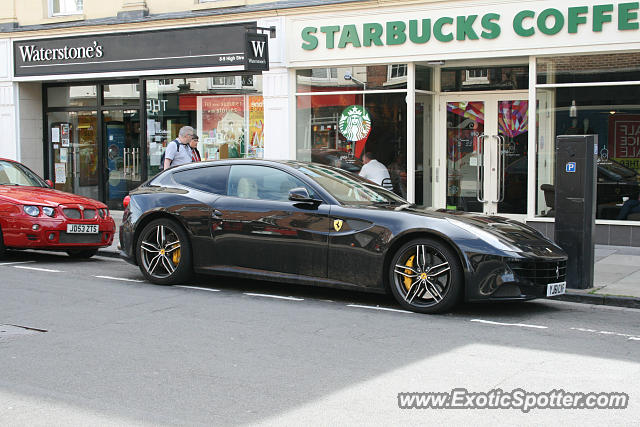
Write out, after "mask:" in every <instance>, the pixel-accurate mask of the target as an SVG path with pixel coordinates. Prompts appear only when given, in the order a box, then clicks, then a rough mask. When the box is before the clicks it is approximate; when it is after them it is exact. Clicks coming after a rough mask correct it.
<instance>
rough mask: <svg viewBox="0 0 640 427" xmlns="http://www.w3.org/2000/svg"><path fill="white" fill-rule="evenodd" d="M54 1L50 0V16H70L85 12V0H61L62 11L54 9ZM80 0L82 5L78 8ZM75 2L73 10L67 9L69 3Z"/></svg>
mask: <svg viewBox="0 0 640 427" xmlns="http://www.w3.org/2000/svg"><path fill="white" fill-rule="evenodd" d="M53 1H54V0H49V1H48V3H49V16H50V17H55V16H69V15H82V14H83V13H84V3H83V0H59V2H60V3H59V4H60V9H61V10H60V12H54V11H53ZM78 1H80V2H81V4H80V7H79V8H78ZM71 4H75V8H74V9H73V10H70V9H67V5H71Z"/></svg>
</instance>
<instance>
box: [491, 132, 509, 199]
mask: <svg viewBox="0 0 640 427" xmlns="http://www.w3.org/2000/svg"><path fill="white" fill-rule="evenodd" d="M493 136H494V138H496V140H497V141H498V171H497V172H498V173H497V174H496V175H497V177H498V200H496V202H497V203H500V202H503V201H504V188H505V183H504V181H505V179H504V174H505V165H506V155H507V153H506V150H505V138H504V135H493Z"/></svg>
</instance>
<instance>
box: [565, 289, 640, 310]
mask: <svg viewBox="0 0 640 427" xmlns="http://www.w3.org/2000/svg"><path fill="white" fill-rule="evenodd" d="M554 299H557V300H559V301H568V302H578V303H582V304H595V305H609V306H614V307H626V308H636V309H640V298H636V297H621V296H616V295H598V294H585V293H574V292H567V293H566V294H564V295H559V296H558V297H557V298H554Z"/></svg>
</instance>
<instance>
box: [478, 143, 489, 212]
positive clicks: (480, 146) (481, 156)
mask: <svg viewBox="0 0 640 427" xmlns="http://www.w3.org/2000/svg"><path fill="white" fill-rule="evenodd" d="M487 136H488V135H478V154H477V156H478V161H477V162H476V199H477V200H478V201H479V202H480V203H484V202H486V200H485V198H484V197H480V188H481V187H484V175H485V173H484V172H485V171H484V141H485V139H486V138H487ZM480 164H482V166H480ZM480 168H482V174H481V173H480V172H481V170H480ZM481 175H482V176H481ZM481 182H482V184H481ZM482 192H483V195H484V188H482Z"/></svg>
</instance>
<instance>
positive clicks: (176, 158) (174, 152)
mask: <svg viewBox="0 0 640 427" xmlns="http://www.w3.org/2000/svg"><path fill="white" fill-rule="evenodd" d="M195 133H196V131H195V129H194V128H192V127H191V126H183V127H181V128H180V131H179V132H178V137H177V138H176V139H174V140H173V141H171V142H170V143H169V144H167V149H166V150H165V151H164V159H162V166H163V169H169V168H170V167H171V166H179V165H184V164H187V163H191V162H192V161H194V160H193V159H194V152H193V150H192V149H191V144H190V142H191V140H192V139H193V136H194V135H195Z"/></svg>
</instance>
